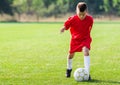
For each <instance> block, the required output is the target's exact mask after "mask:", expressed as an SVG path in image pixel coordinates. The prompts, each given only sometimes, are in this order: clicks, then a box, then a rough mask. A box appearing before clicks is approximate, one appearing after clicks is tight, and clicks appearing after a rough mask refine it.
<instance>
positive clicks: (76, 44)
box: [69, 38, 92, 53]
mask: <svg viewBox="0 0 120 85" xmlns="http://www.w3.org/2000/svg"><path fill="white" fill-rule="evenodd" d="M91 41H92V39H91V38H88V39H83V40H80V39H71V42H70V50H69V53H74V52H81V51H82V48H83V47H84V46H86V47H87V48H88V49H89V50H90V44H91Z"/></svg>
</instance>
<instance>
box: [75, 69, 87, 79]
mask: <svg viewBox="0 0 120 85" xmlns="http://www.w3.org/2000/svg"><path fill="white" fill-rule="evenodd" d="M74 79H75V80H76V81H87V80H88V79H89V73H88V71H87V70H86V69H85V68H78V69H76V70H75V72H74Z"/></svg>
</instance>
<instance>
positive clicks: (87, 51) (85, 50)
mask: <svg viewBox="0 0 120 85" xmlns="http://www.w3.org/2000/svg"><path fill="white" fill-rule="evenodd" d="M82 51H83V54H84V56H89V49H88V48H87V47H83V49H82Z"/></svg>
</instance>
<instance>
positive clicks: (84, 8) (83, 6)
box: [76, 2, 87, 20]
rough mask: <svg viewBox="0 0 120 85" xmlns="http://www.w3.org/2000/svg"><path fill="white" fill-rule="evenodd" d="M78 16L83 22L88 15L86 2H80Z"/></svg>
mask: <svg viewBox="0 0 120 85" xmlns="http://www.w3.org/2000/svg"><path fill="white" fill-rule="evenodd" d="M76 12H77V15H78V16H79V18H80V19H81V20H83V19H84V18H85V16H86V13H87V5H86V3H85V2H79V3H78V4H77V7H76Z"/></svg>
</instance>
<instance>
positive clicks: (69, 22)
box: [64, 17, 73, 30]
mask: <svg viewBox="0 0 120 85" xmlns="http://www.w3.org/2000/svg"><path fill="white" fill-rule="evenodd" d="M72 21H73V17H69V18H68V19H67V21H66V22H65V23H64V26H65V29H66V30H68V29H69V28H70V27H71V24H72Z"/></svg>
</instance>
